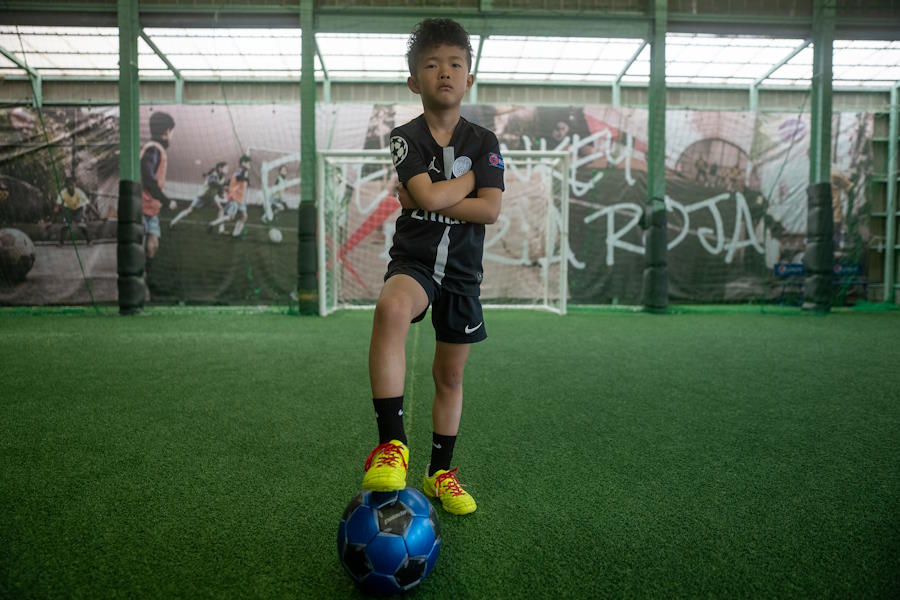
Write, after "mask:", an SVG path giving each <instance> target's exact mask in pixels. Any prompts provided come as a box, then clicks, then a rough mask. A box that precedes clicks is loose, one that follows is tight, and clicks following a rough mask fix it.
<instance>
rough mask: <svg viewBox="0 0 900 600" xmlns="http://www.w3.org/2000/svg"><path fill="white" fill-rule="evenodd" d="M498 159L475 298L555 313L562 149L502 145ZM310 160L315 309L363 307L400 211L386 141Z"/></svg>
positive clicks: (562, 270)
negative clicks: (499, 192) (495, 209)
mask: <svg viewBox="0 0 900 600" xmlns="http://www.w3.org/2000/svg"><path fill="white" fill-rule="evenodd" d="M503 159H504V163H505V175H504V179H505V182H504V183H505V187H506V190H505V191H504V193H503V204H502V208H501V211H500V217H499V218H498V220H497V222H496V223H494V224H491V225H487V226H486V229H485V241H484V256H483V268H484V278H483V281H482V284H481V301H482V304H483V305H485V306H488V307H494V306H495V307H509V308H534V309H544V310H551V311H554V312H558V313H562V314H564V313H565V310H566V300H567V295H568V294H567V269H566V266H567V263H568V254H569V248H568V228H567V226H566V225H565V224H566V223H568V199H569V195H568V190H569V183H568V176H569V162H568V153H566V152H554V151H537V150H535V151H528V150H526V151H507V152H505V153H504V155H503ZM317 167H318V169H317V185H316V190H317V194H318V198H317V202H316V204H317V216H318V227H317V229H318V235H317V239H318V261H319V268H318V272H319V273H320V277H319V312H320V314H322V315H327V314H330V313H332V312H334V311H336V310H339V309H344V308H371V307H372V306H374V305H375V302H376V300H377V299H378V294H379V292H380V291H381V287H382V285H383V283H384V274H385V271H386V268H387V264H388V261H389V255H388V252H389V250H390V248H391V241H392V239H393V235H394V227H395V222H396V220H397V216H398V215H399V214H400V202H399V200H398V199H397V197H396V189H397V185H398V182H397V178H396V172H395V170H394V167H393V166H392V165H391V160H390V156H389V154H388V151H387V150H332V151H320V153H319V156H318V165H317ZM322 274H324V276H322Z"/></svg>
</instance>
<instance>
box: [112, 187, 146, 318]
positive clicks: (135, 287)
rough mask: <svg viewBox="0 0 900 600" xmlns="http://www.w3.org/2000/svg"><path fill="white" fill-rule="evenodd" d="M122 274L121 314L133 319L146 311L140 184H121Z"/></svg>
mask: <svg viewBox="0 0 900 600" xmlns="http://www.w3.org/2000/svg"><path fill="white" fill-rule="evenodd" d="M116 238H117V240H116V241H117V246H116V258H117V261H118V262H117V272H118V274H119V281H118V284H119V285H118V287H119V314H122V315H133V314H138V313H140V312H141V311H142V310H143V308H144V297H145V295H146V287H145V283H144V262H145V258H144V224H143V222H142V221H141V184H140V183H138V182H135V181H119V223H118V226H117V228H116Z"/></svg>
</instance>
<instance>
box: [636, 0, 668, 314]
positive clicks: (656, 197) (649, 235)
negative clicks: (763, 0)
mask: <svg viewBox="0 0 900 600" xmlns="http://www.w3.org/2000/svg"><path fill="white" fill-rule="evenodd" d="M667 16H668V15H667V6H666V0H655V1H654V3H653V29H652V34H651V38H650V88H649V92H650V94H649V95H650V97H649V102H648V103H649V107H648V111H647V118H648V132H649V135H648V137H649V144H648V145H649V148H648V150H647V192H648V198H647V206H646V208H645V212H644V219H643V221H642V223H643V225H644V227H645V228H646V231H645V233H644V251H645V254H644V282H643V304H644V310H647V311H651V312H663V311H665V310H666V307H667V306H668V302H669V270H668V265H667V259H666V254H667V244H668V236H667V234H666V22H667Z"/></svg>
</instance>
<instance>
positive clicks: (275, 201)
mask: <svg viewBox="0 0 900 600" xmlns="http://www.w3.org/2000/svg"><path fill="white" fill-rule="evenodd" d="M287 176H288V168H287V165H281V166H280V167H279V168H278V174H277V175H276V176H275V183H274V184H273V187H274V189H275V191H274V192H272V201H271V205H270V206H271V208H272V216H271V217H269V216H268V215H267V214H266V211H263V214H262V216H261V217H260V220H261V221H262V222H263V223H271V222H272V221H274V220H275V215H277V214H278V213H280V212H281V211H283V210H287V203H286V202H285V201H284V197H283V195H282V193H283V192H284V189H283V188H282V187H280V186H283V185H284V182H285V181H287Z"/></svg>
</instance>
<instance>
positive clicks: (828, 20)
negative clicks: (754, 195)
mask: <svg viewBox="0 0 900 600" xmlns="http://www.w3.org/2000/svg"><path fill="white" fill-rule="evenodd" d="M834 17H835V8H834V2H833V0H815V2H814V8H813V74H812V98H811V100H812V104H811V121H812V122H811V123H810V140H809V144H810V146H809V158H810V160H809V182H810V183H824V182H830V181H831V106H832V88H831V80H832V54H833V45H834Z"/></svg>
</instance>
